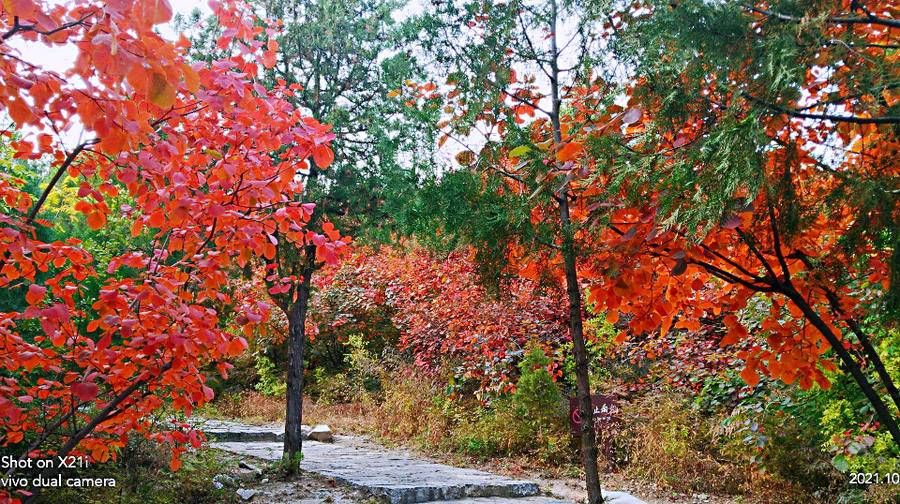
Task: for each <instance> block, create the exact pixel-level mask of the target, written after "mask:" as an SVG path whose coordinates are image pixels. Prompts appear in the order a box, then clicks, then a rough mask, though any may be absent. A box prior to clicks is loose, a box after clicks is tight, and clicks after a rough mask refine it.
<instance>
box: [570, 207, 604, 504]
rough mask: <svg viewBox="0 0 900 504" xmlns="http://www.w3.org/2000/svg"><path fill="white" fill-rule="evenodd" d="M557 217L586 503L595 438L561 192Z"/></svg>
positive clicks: (596, 489)
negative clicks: (560, 236)
mask: <svg viewBox="0 0 900 504" xmlns="http://www.w3.org/2000/svg"><path fill="white" fill-rule="evenodd" d="M559 217H560V221H561V222H562V228H563V260H564V262H565V270H566V294H567V296H568V298H569V332H570V333H571V336H572V343H573V346H574V353H575V380H576V382H577V388H578V408H579V410H580V412H581V455H582V461H583V464H584V479H585V484H586V486H587V492H588V501H587V502H588V504H599V503H602V502H603V494H602V493H601V490H600V472H599V468H598V467H597V454H598V451H597V438H596V433H595V432H594V407H593V404H592V403H591V384H590V369H589V367H588V355H587V347H586V346H585V343H584V327H583V325H582V320H581V287H579V285H578V271H577V270H576V267H575V247H574V245H575V244H574V239H573V236H572V225H571V222H570V219H569V203H568V198H567V197H566V195H565V194H563V195H562V198H561V199H560V201H559Z"/></svg>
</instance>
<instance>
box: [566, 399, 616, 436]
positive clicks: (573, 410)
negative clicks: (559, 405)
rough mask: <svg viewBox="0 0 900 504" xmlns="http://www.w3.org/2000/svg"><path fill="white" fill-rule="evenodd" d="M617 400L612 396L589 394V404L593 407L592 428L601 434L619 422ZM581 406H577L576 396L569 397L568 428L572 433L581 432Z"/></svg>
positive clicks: (578, 433) (577, 433)
mask: <svg viewBox="0 0 900 504" xmlns="http://www.w3.org/2000/svg"><path fill="white" fill-rule="evenodd" d="M617 403H618V400H617V399H616V398H615V397H614V396H609V395H602V394H594V395H592V396H591V405H592V406H593V407H594V430H595V431H597V433H598V434H602V433H603V432H604V431H606V430H607V429H609V428H615V427H616V426H617V425H618V423H619V420H620V418H619V406H618V405H617ZM581 423H582V421H581V408H579V407H578V398H577V397H570V398H569V428H570V432H571V433H572V434H573V435H576V436H578V435H580V434H581Z"/></svg>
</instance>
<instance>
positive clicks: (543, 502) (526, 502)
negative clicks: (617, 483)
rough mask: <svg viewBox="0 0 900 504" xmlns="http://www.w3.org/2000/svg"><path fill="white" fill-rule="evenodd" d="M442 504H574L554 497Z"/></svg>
mask: <svg viewBox="0 0 900 504" xmlns="http://www.w3.org/2000/svg"><path fill="white" fill-rule="evenodd" d="M434 502H437V501H434ZM440 502H442V504H572V503H571V502H569V501H564V500H559V499H555V498H553V497H520V498H506V497H475V498H474V499H458V500H450V501H440ZM426 504H427V503H426Z"/></svg>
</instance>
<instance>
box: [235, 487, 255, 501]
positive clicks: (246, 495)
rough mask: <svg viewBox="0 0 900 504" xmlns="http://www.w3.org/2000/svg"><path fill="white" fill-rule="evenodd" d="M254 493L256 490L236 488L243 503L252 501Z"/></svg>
mask: <svg viewBox="0 0 900 504" xmlns="http://www.w3.org/2000/svg"><path fill="white" fill-rule="evenodd" d="M256 493H257V492H256V490H253V489H251V488H238V491H237V494H238V496H239V497H240V498H241V499H243V500H245V501H248V500H250V499H252V498H253V496H254V495H256Z"/></svg>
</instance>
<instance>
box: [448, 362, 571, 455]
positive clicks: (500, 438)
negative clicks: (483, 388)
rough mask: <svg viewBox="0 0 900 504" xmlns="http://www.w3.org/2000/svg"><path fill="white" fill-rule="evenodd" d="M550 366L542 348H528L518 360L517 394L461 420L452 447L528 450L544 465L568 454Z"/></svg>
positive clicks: (471, 451)
mask: <svg viewBox="0 0 900 504" xmlns="http://www.w3.org/2000/svg"><path fill="white" fill-rule="evenodd" d="M549 365H550V359H549V358H547V356H546V355H545V354H544V352H543V351H542V350H541V348H540V347H538V346H533V347H531V348H530V349H529V350H528V352H527V353H526V355H525V357H524V359H523V360H522V362H520V363H519V372H520V375H519V380H518V381H517V382H516V390H515V392H513V393H512V394H510V395H508V396H504V397H501V398H499V399H496V400H494V402H493V403H492V404H491V405H490V408H486V409H478V410H476V412H475V413H474V414H472V415H471V417H470V418H467V419H466V421H465V422H463V423H460V424H459V425H458V426H457V428H456V429H455V432H454V435H453V440H454V444H455V446H456V449H458V450H460V451H462V452H464V453H467V454H470V455H478V456H493V455H515V454H532V455H535V456H537V457H538V458H540V459H541V461H543V462H546V463H550V462H562V461H564V460H566V459H568V458H570V456H571V452H570V450H569V438H570V436H569V433H568V431H567V429H566V422H567V417H566V406H565V401H564V398H563V396H562V393H561V392H560V390H559V387H558V386H557V385H556V383H555V382H554V381H553V378H552V376H551V375H550V373H549V372H548V371H547V368H548V366H549Z"/></svg>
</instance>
